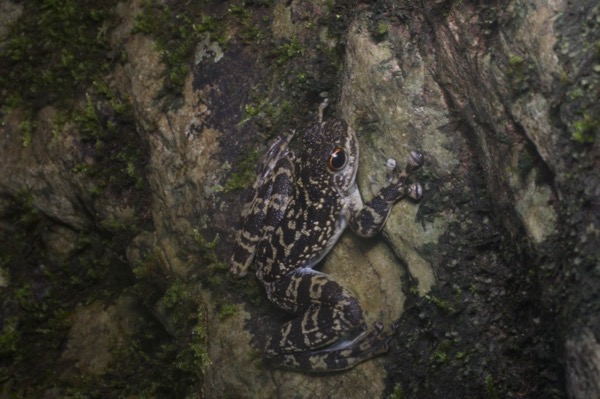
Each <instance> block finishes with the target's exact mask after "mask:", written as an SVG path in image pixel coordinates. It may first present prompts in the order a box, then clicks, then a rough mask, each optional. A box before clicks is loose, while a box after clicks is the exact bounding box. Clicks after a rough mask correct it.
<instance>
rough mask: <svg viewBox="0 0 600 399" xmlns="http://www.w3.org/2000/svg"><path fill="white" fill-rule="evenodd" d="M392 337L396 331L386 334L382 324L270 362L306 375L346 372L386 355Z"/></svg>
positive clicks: (277, 357) (283, 355)
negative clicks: (362, 363) (319, 347)
mask: <svg viewBox="0 0 600 399" xmlns="http://www.w3.org/2000/svg"><path fill="white" fill-rule="evenodd" d="M392 334H393V331H392V332H389V331H385V330H384V327H383V325H382V324H381V323H375V324H374V325H373V326H372V327H371V328H369V329H367V330H364V331H363V332H361V333H360V334H359V335H358V336H355V337H349V338H347V339H344V340H342V341H341V342H339V343H336V344H335V345H332V346H330V347H325V348H321V349H317V350H313V351H307V352H296V353H281V354H279V355H276V356H273V357H271V358H270V359H269V360H270V362H271V363H273V364H276V365H278V366H279V367H282V368H289V369H296V370H303V371H313V372H327V371H341V370H346V369H349V368H352V367H354V366H356V365H357V364H358V363H361V362H363V361H365V360H368V359H370V358H372V357H374V356H377V355H380V354H383V353H386V352H387V351H388V349H389V347H388V343H389V341H390V339H391V338H392Z"/></svg>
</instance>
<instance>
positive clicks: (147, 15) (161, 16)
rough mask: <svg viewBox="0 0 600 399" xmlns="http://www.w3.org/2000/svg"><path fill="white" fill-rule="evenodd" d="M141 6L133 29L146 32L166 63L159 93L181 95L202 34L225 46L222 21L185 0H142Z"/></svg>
mask: <svg viewBox="0 0 600 399" xmlns="http://www.w3.org/2000/svg"><path fill="white" fill-rule="evenodd" d="M141 7H142V12H141V13H140V14H138V15H137V17H136V19H135V23H134V28H133V32H134V33H143V34H146V35H148V36H150V37H151V38H152V39H153V40H154V41H155V42H156V46H157V48H158V50H159V51H160V56H161V61H162V62H163V63H164V64H165V67H166V69H165V78H166V79H165V82H164V86H163V91H162V93H161V94H162V95H164V96H170V97H177V96H181V92H182V89H183V85H184V83H185V79H186V77H187V75H188V74H189V72H190V65H191V60H192V56H193V53H194V50H195V48H196V46H197V45H198V43H199V42H201V41H202V39H203V37H204V36H205V35H206V34H210V37H211V39H212V40H216V41H217V42H218V43H219V44H220V45H221V46H225V45H226V40H225V29H226V24H225V23H224V20H223V18H222V17H219V16H213V15H208V13H201V12H200V10H199V8H198V6H195V7H193V6H192V7H190V4H187V3H186V4H184V3H181V4H179V3H169V4H164V3H161V2H160V1H159V0H143V1H142V4H141Z"/></svg>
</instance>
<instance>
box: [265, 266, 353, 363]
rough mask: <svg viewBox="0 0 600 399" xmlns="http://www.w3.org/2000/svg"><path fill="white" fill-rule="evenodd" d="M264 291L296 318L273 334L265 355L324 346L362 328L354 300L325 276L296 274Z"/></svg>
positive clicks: (306, 273) (308, 271)
mask: <svg viewBox="0 0 600 399" xmlns="http://www.w3.org/2000/svg"><path fill="white" fill-rule="evenodd" d="M268 291H269V297H270V299H271V300H272V301H273V302H274V303H275V304H277V305H278V306H280V307H282V308H283V309H285V310H288V311H290V312H292V313H294V314H296V315H297V317H296V318H295V319H293V320H291V321H289V322H287V323H285V324H284V325H283V326H282V328H281V329H280V330H279V331H278V332H276V333H275V334H274V335H273V337H272V338H271V339H270V341H269V343H268V344H267V348H266V352H267V355H270V356H273V355H276V354H279V353H285V352H298V351H306V350H311V349H315V348H319V347H322V346H326V345H329V344H331V343H333V342H336V341H337V340H339V339H340V338H341V337H342V336H344V335H345V334H347V333H348V332H350V331H352V330H356V329H357V328H359V327H364V319H363V315H362V309H361V307H360V304H359V303H358V300H357V299H356V298H355V297H354V296H353V295H352V294H351V293H350V291H349V290H347V289H345V288H344V287H342V286H341V285H340V284H339V283H338V282H337V281H335V280H333V279H332V278H331V277H330V276H328V275H326V274H322V273H318V272H315V271H312V270H309V269H304V270H301V271H296V272H293V273H291V274H289V275H287V276H285V277H283V278H281V279H279V280H278V281H276V282H274V283H272V284H270V285H269V287H268Z"/></svg>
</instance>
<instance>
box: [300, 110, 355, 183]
mask: <svg viewBox="0 0 600 399" xmlns="http://www.w3.org/2000/svg"><path fill="white" fill-rule="evenodd" d="M302 159H303V162H304V163H305V165H304V167H307V168H309V169H310V171H311V173H310V174H311V176H312V177H313V178H315V179H318V180H327V181H329V182H331V183H332V185H333V186H335V187H336V188H337V189H338V190H339V191H340V192H342V193H347V192H348V191H349V189H350V188H351V187H352V186H353V184H354V180H355V178H356V171H357V170H358V142H357V140H356V134H355V133H354V130H352V128H351V127H350V126H348V125H347V124H346V122H344V121H341V120H336V119H331V120H328V121H326V122H323V123H317V124H315V125H313V126H311V127H310V128H308V129H307V131H306V132H305V134H304V138H303V149H302Z"/></svg>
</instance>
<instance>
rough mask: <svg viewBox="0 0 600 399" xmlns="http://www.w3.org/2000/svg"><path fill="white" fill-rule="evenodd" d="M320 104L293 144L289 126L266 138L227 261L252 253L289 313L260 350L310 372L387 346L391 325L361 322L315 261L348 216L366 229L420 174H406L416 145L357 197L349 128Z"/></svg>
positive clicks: (381, 219)
mask: <svg viewBox="0 0 600 399" xmlns="http://www.w3.org/2000/svg"><path fill="white" fill-rule="evenodd" d="M325 106H326V103H324V104H322V106H321V107H320V112H319V120H318V122H316V123H315V124H313V125H312V126H310V127H308V128H307V129H306V130H305V131H304V132H303V135H302V143H301V148H300V149H299V150H298V152H297V153H296V152H294V151H293V150H292V149H291V148H290V142H291V141H292V138H293V137H294V136H295V132H291V133H290V134H288V135H286V136H283V137H280V138H278V139H277V140H276V141H275V142H274V144H273V145H272V146H271V147H270V149H269V151H268V153H267V155H266V157H265V159H264V161H263V163H262V166H261V171H260V173H259V174H258V177H257V179H256V182H255V183H254V186H253V192H252V199H251V201H249V202H248V203H247V205H246V207H245V209H244V210H243V212H242V228H241V229H240V230H239V231H238V233H237V238H236V244H235V248H234V252H233V256H232V259H231V267H230V272H231V273H232V274H233V275H235V276H237V277H243V276H245V275H246V274H247V272H248V268H249V266H250V264H251V263H252V261H253V260H254V261H255V263H256V266H257V272H256V276H257V277H258V280H259V281H260V282H261V283H262V284H263V286H264V288H265V290H266V294H267V296H268V298H269V300H270V301H271V302H273V303H274V304H275V305H277V306H278V307H280V308H281V309H283V310H285V311H287V312H289V313H291V314H292V315H294V316H295V317H294V318H293V319H292V320H290V321H288V322H287V323H285V324H284V325H283V326H282V327H281V328H280V329H279V331H276V332H275V333H274V334H273V335H272V336H271V337H270V339H269V340H268V342H267V344H266V348H265V357H266V359H267V360H268V361H269V362H271V363H272V364H274V365H276V366H278V367H283V368H290V369H297V370H304V371H316V372H318V371H335V370H344V369H348V368H351V367H353V366H355V365H356V364H358V363H360V362H362V361H364V360H366V359H369V358H371V357H373V356H375V355H378V354H381V353H384V352H386V351H387V350H388V342H389V339H390V337H391V334H392V333H393V328H392V329H391V330H392V332H390V329H385V328H384V326H383V325H382V323H379V322H376V323H374V324H373V325H371V326H367V324H366V323H365V320H364V317H363V312H362V309H361V306H360V304H359V302H358V300H357V299H356V297H355V296H354V295H353V294H352V293H351V292H350V291H349V290H348V289H346V288H344V287H343V286H342V285H340V284H339V283H338V282H336V281H335V280H334V279H333V278H332V277H330V276H328V275H327V274H324V273H322V272H319V271H317V270H315V266H316V265H317V264H318V263H319V261H321V259H323V257H324V256H325V255H326V254H327V253H328V252H329V250H331V248H332V247H333V245H334V244H335V243H336V241H337V240H338V239H339V237H340V235H341V234H342V232H343V231H344V229H345V228H346V227H347V226H350V228H351V229H352V230H353V231H354V232H355V233H356V234H358V235H359V236H362V237H372V236H373V235H375V234H376V233H377V232H379V231H380V230H381V229H382V227H383V225H384V224H385V222H386V220H387V219H388V216H389V215H390V212H391V210H392V207H393V205H394V203H396V202H397V201H398V200H400V199H401V198H402V197H404V196H409V197H412V198H413V199H416V200H418V199H420V197H421V196H422V188H421V186H420V185H419V184H418V183H412V184H409V183H408V182H407V179H408V177H409V175H410V173H411V172H412V171H413V170H414V169H416V168H418V167H420V166H421V165H422V164H423V155H422V154H421V153H419V152H416V151H413V152H411V155H410V157H409V161H408V163H407V165H406V167H405V168H404V169H403V170H401V171H396V169H397V168H396V165H395V161H393V160H388V180H387V183H386V184H385V185H384V186H383V187H381V189H380V190H379V191H378V192H377V193H376V195H375V196H374V197H373V199H371V200H370V201H369V202H367V203H363V201H362V198H361V195H360V193H359V190H358V187H357V185H356V181H355V180H356V172H357V169H358V141H357V139H356V135H355V133H354V131H353V130H352V129H351V128H350V127H349V126H348V125H347V124H346V123H345V122H344V121H341V120H336V119H332V120H328V121H326V122H323V118H322V114H323V108H324V107H325Z"/></svg>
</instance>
